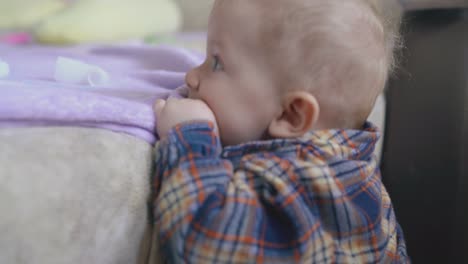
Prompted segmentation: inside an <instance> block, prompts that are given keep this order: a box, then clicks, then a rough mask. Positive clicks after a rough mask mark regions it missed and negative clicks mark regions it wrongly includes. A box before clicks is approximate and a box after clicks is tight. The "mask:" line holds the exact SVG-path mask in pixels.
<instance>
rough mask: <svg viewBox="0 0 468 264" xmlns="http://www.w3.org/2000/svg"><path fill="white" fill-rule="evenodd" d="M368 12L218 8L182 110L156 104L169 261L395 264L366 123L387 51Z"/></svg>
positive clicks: (313, 4)
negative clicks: (205, 54)
mask: <svg viewBox="0 0 468 264" xmlns="http://www.w3.org/2000/svg"><path fill="white" fill-rule="evenodd" d="M370 1H371V0H367V1H366V0H346V1H344V0H326V1H325V0H217V1H216V2H215V4H214V7H213V11H212V14H211V18H210V22H209V29H208V45H207V57H206V60H205V62H204V63H203V64H202V65H200V66H199V67H197V68H195V69H193V70H191V71H190V72H189V73H187V76H186V83H187V86H188V87H189V99H181V100H177V99H169V100H168V101H158V102H157V103H156V105H155V112H156V117H157V120H158V126H157V130H158V133H159V135H160V137H161V139H162V140H161V141H160V142H158V143H157V145H156V148H155V151H156V165H155V175H154V179H153V180H154V182H153V192H154V200H153V202H154V213H155V222H154V225H155V228H156V230H157V232H158V238H159V243H160V245H161V249H162V250H161V251H162V252H163V253H164V254H165V257H167V260H168V261H169V262H171V263H406V262H409V259H408V257H407V254H406V247H405V242H404V239H403V234H402V232H401V229H400V227H399V225H398V223H397V222H396V219H395V214H394V212H393V207H392V204H391V201H390V198H389V196H388V194H387V191H386V190H385V187H384V186H383V185H382V182H381V178H380V172H379V168H378V161H377V160H376V158H375V157H374V155H373V150H374V147H375V144H376V141H377V140H378V132H377V130H376V128H375V127H374V126H373V125H372V124H370V123H368V122H366V119H367V117H368V115H369V113H370V111H371V110H372V108H373V105H374V102H375V100H376V98H377V96H378V95H379V94H380V93H381V92H382V90H383V88H384V85H385V82H386V80H387V76H388V73H389V70H390V68H391V65H392V58H393V56H392V53H393V51H392V50H393V41H392V38H390V37H389V36H390V34H388V32H387V31H386V29H385V27H384V25H383V22H382V19H381V18H380V16H379V14H378V11H377V9H376V8H375V7H374V5H373V3H372V2H370Z"/></svg>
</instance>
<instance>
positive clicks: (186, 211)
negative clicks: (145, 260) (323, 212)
mask: <svg viewBox="0 0 468 264" xmlns="http://www.w3.org/2000/svg"><path fill="white" fill-rule="evenodd" d="M220 150H221V146H220V143H219V140H218V138H217V136H216V135H215V133H214V132H213V126H212V125H210V124H208V123H192V124H186V125H183V126H178V127H176V128H175V129H173V130H172V132H170V135H169V136H168V138H167V139H166V140H163V141H160V142H159V143H157V145H156V148H155V151H156V157H155V158H156V165H155V166H156V167H155V178H154V183H153V184H154V185H153V187H154V191H156V193H157V196H156V198H155V200H154V206H155V207H154V208H155V209H154V213H155V223H154V224H155V228H156V230H157V232H158V235H159V241H160V247H161V249H162V252H164V254H165V257H167V258H168V260H169V262H170V263H255V262H256V263H291V262H297V261H299V260H300V256H301V255H303V253H304V252H302V250H301V247H302V242H304V241H305V240H308V237H310V236H312V233H313V232H314V230H316V229H317V227H318V226H317V224H316V225H314V222H316V221H313V220H312V221H311V219H304V217H303V216H302V215H304V214H301V213H300V212H303V211H304V210H306V208H305V205H304V204H303V203H301V201H300V196H299V195H298V191H297V190H295V189H294V187H291V186H288V185H289V184H288V183H287V182H285V181H281V178H280V177H276V176H278V175H281V174H284V173H285V171H286V170H287V167H288V166H287V164H283V165H284V168H285V171H282V170H280V169H278V170H277V172H276V173H274V174H276V175H272V174H271V172H268V173H267V171H266V170H265V169H266V168H265V166H266V164H267V163H265V164H262V162H261V161H260V162H254V164H251V165H250V166H248V165H246V166H245V168H239V169H238V170H236V171H234V170H233V167H232V165H231V163H230V162H229V161H227V160H224V159H221V158H220V156H219V154H220ZM268 160H269V162H271V159H268ZM273 160H274V158H273ZM279 162H280V161H279ZM247 167H248V168H247ZM277 167H278V168H281V167H282V166H277ZM298 230H301V231H300V232H297V231H298ZM303 256H304V255H303ZM309 257H310V256H309Z"/></svg>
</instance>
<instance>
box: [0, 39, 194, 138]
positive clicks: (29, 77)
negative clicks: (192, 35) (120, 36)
mask: <svg viewBox="0 0 468 264" xmlns="http://www.w3.org/2000/svg"><path fill="white" fill-rule="evenodd" d="M59 56H61V57H67V58H72V59H77V60H80V61H83V62H86V63H89V64H93V65H96V66H99V67H101V68H102V69H103V70H104V71H106V72H107V73H108V74H109V76H110V79H109V82H108V83H107V84H106V85H103V86H99V87H92V86H90V85H78V84H65V83H59V82H57V81H55V79H54V70H55V63H56V60H57V58H58V57H59ZM0 60H3V61H5V62H7V63H8V64H9V66H10V75H9V76H8V77H7V78H6V79H0V127H13V126H15V127H16V126H82V127H95V128H104V129H109V130H112V131H117V132H124V133H127V134H131V135H134V136H137V137H139V138H142V139H144V140H146V141H148V142H149V143H153V142H154V141H155V131H154V127H155V120H154V114H153V110H152V104H153V102H154V101H155V100H156V99H157V98H166V97H168V96H169V95H171V94H175V89H176V88H177V87H180V86H181V85H183V83H184V76H185V72H186V71H188V70H189V69H190V68H192V67H194V66H196V65H198V64H200V63H201V62H202V56H201V55H200V54H195V53H192V52H189V51H186V50H182V49H176V48H171V47H149V46H142V45H138V46H88V47H79V48H50V47H38V46H28V47H21V46H5V45H0Z"/></svg>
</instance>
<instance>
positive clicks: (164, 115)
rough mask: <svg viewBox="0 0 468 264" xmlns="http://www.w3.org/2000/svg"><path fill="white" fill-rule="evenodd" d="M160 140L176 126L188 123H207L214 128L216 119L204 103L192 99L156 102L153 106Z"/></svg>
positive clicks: (170, 99) (171, 99) (172, 99)
mask: <svg viewBox="0 0 468 264" xmlns="http://www.w3.org/2000/svg"><path fill="white" fill-rule="evenodd" d="M154 111H155V114H156V120H157V125H156V129H157V132H158V134H159V137H160V138H165V137H166V136H167V134H168V133H169V131H170V130H171V129H172V128H173V127H175V126H176V125H178V124H181V123H185V122H190V121H208V122H213V124H214V125H215V126H216V118H215V115H214V113H213V111H211V109H210V108H209V107H208V105H207V104H206V103H204V102H203V101H200V100H193V99H175V98H169V99H168V100H167V101H164V100H157V101H156V104H155V105H154Z"/></svg>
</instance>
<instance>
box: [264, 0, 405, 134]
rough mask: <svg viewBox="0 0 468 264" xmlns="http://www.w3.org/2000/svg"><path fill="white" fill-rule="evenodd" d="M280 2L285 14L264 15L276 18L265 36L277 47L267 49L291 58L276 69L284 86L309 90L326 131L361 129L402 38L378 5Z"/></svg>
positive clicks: (371, 0) (349, 0) (370, 0)
mask: <svg viewBox="0 0 468 264" xmlns="http://www.w3.org/2000/svg"><path fill="white" fill-rule="evenodd" d="M276 2H278V3H279V4H281V6H282V8H277V9H275V8H271V9H269V10H266V11H265V12H268V14H264V15H267V16H273V17H272V19H266V21H265V23H268V25H267V28H268V29H267V32H265V33H268V35H270V37H274V38H275V39H276V40H277V42H275V43H273V44H271V43H270V44H269V43H266V42H265V45H267V46H268V47H267V48H268V49H270V52H274V53H273V54H280V55H278V56H283V57H284V54H285V53H286V54H288V55H287V56H286V57H287V58H282V59H281V60H280V61H282V62H283V63H281V65H276V66H277V67H279V68H278V69H277V70H278V76H279V77H278V81H279V82H280V83H281V86H282V87H292V89H309V90H310V91H311V93H313V94H314V96H316V97H317V99H318V101H319V104H320V107H321V112H322V114H321V117H322V119H323V120H325V122H326V123H327V124H326V126H329V127H334V128H351V127H353V128H354V127H357V126H361V125H362V124H363V122H364V121H365V120H366V119H367V117H368V115H369V114H370V112H371V110H372V107H373V105H374V103H375V100H376V98H377V96H378V95H379V94H380V93H381V92H382V91H383V89H384V87H385V83H386V81H387V79H388V76H389V73H390V72H391V71H392V69H393V67H394V65H395V60H394V55H393V54H394V52H393V51H394V48H395V45H396V43H397V39H398V38H397V35H398V34H396V32H395V31H394V30H392V28H391V27H390V26H388V25H387V23H386V21H385V18H384V17H383V16H382V14H381V12H380V11H381V9H380V8H379V6H378V4H377V2H376V1H375V0H288V1H286V0H277V1H276ZM273 21H275V22H273ZM395 28H396V27H395ZM271 34H273V35H271ZM270 42H271V40H270ZM291 49H294V51H292V50H291Z"/></svg>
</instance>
